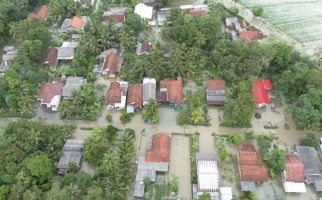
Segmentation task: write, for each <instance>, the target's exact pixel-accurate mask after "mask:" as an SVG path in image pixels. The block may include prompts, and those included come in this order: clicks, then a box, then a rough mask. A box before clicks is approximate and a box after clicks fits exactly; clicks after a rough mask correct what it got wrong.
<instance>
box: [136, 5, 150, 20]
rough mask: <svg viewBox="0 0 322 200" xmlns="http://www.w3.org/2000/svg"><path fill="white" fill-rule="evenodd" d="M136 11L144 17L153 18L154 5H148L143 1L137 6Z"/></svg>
mask: <svg viewBox="0 0 322 200" xmlns="http://www.w3.org/2000/svg"><path fill="white" fill-rule="evenodd" d="M134 13H135V14H138V15H139V16H140V17H141V18H143V19H152V14H153V7H150V6H146V5H145V4H143V3H139V4H138V5H136V6H135V8H134Z"/></svg>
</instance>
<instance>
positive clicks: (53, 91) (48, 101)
mask: <svg viewBox="0 0 322 200" xmlns="http://www.w3.org/2000/svg"><path fill="white" fill-rule="evenodd" d="M63 87H64V84H63V83H58V82H53V83H45V84H44V85H43V86H42V87H41V89H40V91H39V94H38V98H37V100H39V101H40V102H41V105H45V106H46V107H47V108H50V109H51V110H52V111H57V110H58V106H59V104H60V100H61V97H62V91H63Z"/></svg>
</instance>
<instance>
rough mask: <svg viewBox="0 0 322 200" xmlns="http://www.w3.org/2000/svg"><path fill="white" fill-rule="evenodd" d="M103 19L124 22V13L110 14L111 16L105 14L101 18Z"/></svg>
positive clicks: (104, 20)
mask: <svg viewBox="0 0 322 200" xmlns="http://www.w3.org/2000/svg"><path fill="white" fill-rule="evenodd" d="M101 20H102V21H103V22H106V21H112V22H115V23H121V22H124V15H109V16H103V17H102V18H101Z"/></svg>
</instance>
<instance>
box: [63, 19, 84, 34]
mask: <svg viewBox="0 0 322 200" xmlns="http://www.w3.org/2000/svg"><path fill="white" fill-rule="evenodd" d="M87 21H88V17H81V18H80V17H77V16H74V17H72V18H71V19H65V20H64V22H63V24H62V25H61V28H60V30H59V31H60V32H64V33H79V32H82V31H84V28H85V26H86V24H87Z"/></svg>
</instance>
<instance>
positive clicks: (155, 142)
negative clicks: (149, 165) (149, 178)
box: [145, 133, 171, 162]
mask: <svg viewBox="0 0 322 200" xmlns="http://www.w3.org/2000/svg"><path fill="white" fill-rule="evenodd" d="M170 145H171V138H170V137H169V136H168V135H166V134H164V133H158V134H155V135H153V139H152V147H151V149H149V150H147V151H146V157H145V161H146V162H169V154H170Z"/></svg>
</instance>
